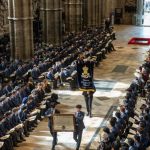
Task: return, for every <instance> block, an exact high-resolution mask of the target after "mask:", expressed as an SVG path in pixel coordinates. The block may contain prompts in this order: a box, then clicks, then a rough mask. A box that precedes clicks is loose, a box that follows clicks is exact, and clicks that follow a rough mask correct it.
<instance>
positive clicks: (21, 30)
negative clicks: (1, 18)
mask: <svg viewBox="0 0 150 150" xmlns="http://www.w3.org/2000/svg"><path fill="white" fill-rule="evenodd" d="M8 19H9V30H10V42H11V57H12V59H22V60H28V59H30V58H31V57H32V56H33V53H34V51H33V15H32V0H8Z"/></svg>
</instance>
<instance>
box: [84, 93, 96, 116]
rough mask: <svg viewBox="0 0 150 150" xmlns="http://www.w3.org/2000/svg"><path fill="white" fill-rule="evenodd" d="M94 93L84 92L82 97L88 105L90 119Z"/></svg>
mask: <svg viewBox="0 0 150 150" xmlns="http://www.w3.org/2000/svg"><path fill="white" fill-rule="evenodd" d="M93 94H94V92H93V91H89V92H87V91H84V92H83V93H82V95H83V96H84V98H85V103H86V109H87V116H89V117H90V118H91V117H92V102H93Z"/></svg>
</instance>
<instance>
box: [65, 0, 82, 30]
mask: <svg viewBox="0 0 150 150" xmlns="http://www.w3.org/2000/svg"><path fill="white" fill-rule="evenodd" d="M82 17H83V16H82V0H65V26H66V31H69V32H74V31H75V32H79V31H81V30H82V22H83V20H82V19H83V18H82Z"/></svg>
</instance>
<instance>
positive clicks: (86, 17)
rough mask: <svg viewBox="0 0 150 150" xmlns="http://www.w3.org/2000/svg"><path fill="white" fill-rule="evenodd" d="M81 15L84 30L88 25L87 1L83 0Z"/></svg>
mask: <svg viewBox="0 0 150 150" xmlns="http://www.w3.org/2000/svg"><path fill="white" fill-rule="evenodd" d="M82 14H83V27H84V28H86V27H87V25H88V1H87V0H83V5H82Z"/></svg>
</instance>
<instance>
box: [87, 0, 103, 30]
mask: <svg viewBox="0 0 150 150" xmlns="http://www.w3.org/2000/svg"><path fill="white" fill-rule="evenodd" d="M87 3H88V4H87V7H88V8H87V14H88V15H87V18H88V23H87V24H88V27H100V26H101V20H102V19H101V0H87Z"/></svg>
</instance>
